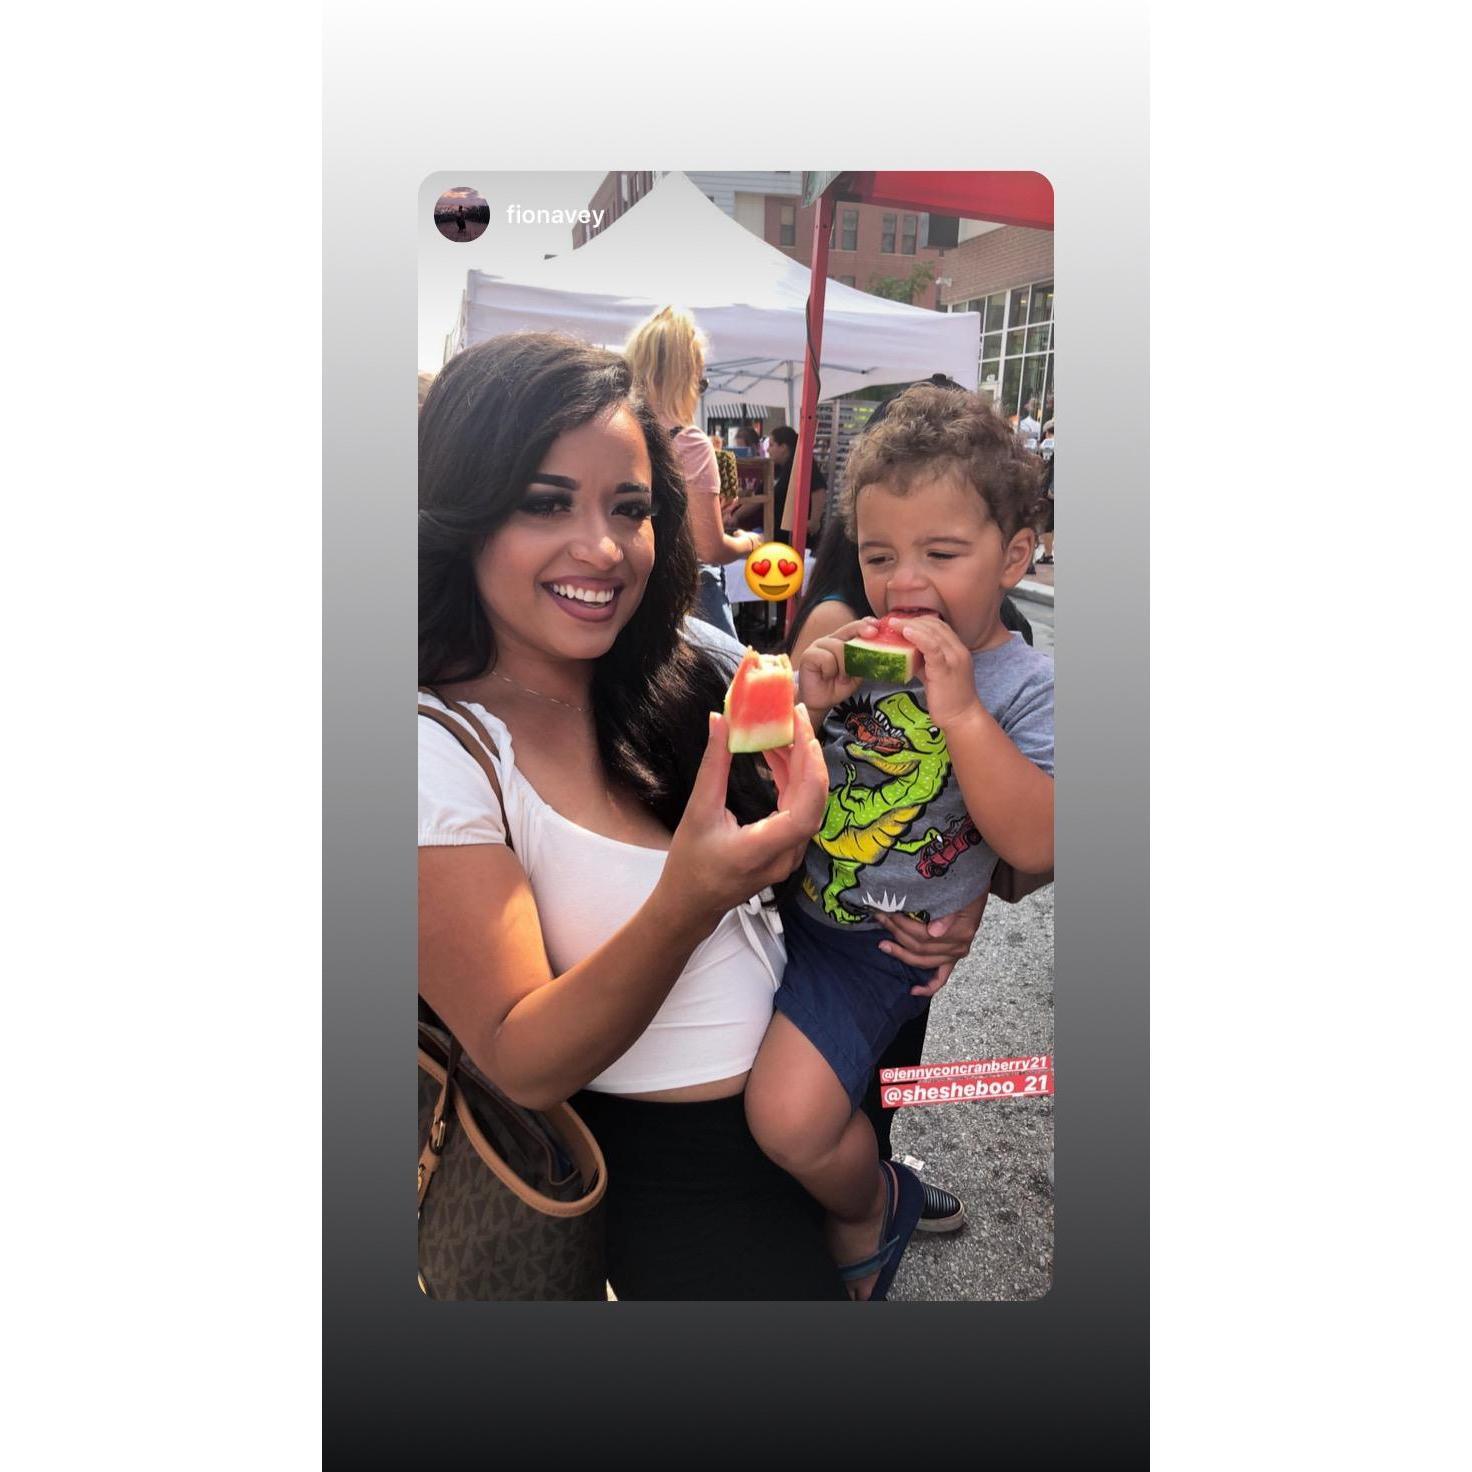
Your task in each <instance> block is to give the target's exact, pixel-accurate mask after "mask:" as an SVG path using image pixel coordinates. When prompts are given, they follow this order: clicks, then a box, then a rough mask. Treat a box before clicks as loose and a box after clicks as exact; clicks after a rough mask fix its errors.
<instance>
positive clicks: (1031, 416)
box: [1017, 399, 1042, 450]
mask: <svg viewBox="0 0 1472 1472" xmlns="http://www.w3.org/2000/svg"><path fill="white" fill-rule="evenodd" d="M1035 409H1036V404H1035V402H1034V401H1033V400H1032V399H1029V400H1028V401H1027V403H1026V404H1025V405H1024V406H1023V410H1022V418H1021V419H1019V420H1018V421H1017V438H1018V439H1020V440H1021V441H1022V448H1023V449H1024V450H1036V449H1037V447H1038V437H1039V435H1040V434H1041V433H1042V425H1040V424H1039V423H1038V421H1037V419H1036V417H1035V413H1034V411H1035Z"/></svg>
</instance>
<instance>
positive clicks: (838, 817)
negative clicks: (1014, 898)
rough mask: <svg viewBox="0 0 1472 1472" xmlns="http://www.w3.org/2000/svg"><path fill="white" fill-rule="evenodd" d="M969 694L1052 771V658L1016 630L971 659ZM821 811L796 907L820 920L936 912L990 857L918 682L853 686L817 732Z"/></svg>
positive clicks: (943, 910)
mask: <svg viewBox="0 0 1472 1472" xmlns="http://www.w3.org/2000/svg"><path fill="white" fill-rule="evenodd" d="M971 668H972V671H973V674H974V676H975V679H976V693H977V695H978V696H980V698H981V703H982V705H983V706H984V707H985V708H986V709H987V710H988V711H989V712H990V713H991V714H992V716H993V717H994V718H995V719H996V721H997V724H998V725H999V726H1001V728H1002V729H1003V730H1004V731H1005V732H1006V733H1007V735H1008V736H1010V737H1011V738H1012V740H1013V742H1014V743H1015V744H1016V746H1017V749H1018V750H1019V751H1020V752H1021V753H1022V754H1023V756H1025V757H1027V759H1028V760H1029V761H1032V762H1035V763H1036V764H1037V765H1038V766H1039V767H1041V768H1042V769H1043V771H1045V772H1047V773H1048V775H1049V776H1052V774H1053V661H1052V658H1051V657H1050V656H1049V655H1046V654H1044V653H1042V652H1041V651H1040V650H1036V649H1034V648H1033V647H1032V646H1031V645H1030V644H1028V643H1027V642H1026V641H1025V640H1024V639H1023V637H1022V635H1021V634H1015V633H1014V634H1013V635H1012V637H1011V638H1010V639H1009V640H1008V641H1007V643H1005V644H1002V645H1000V646H998V647H997V648H996V649H988V650H986V651H984V652H983V653H981V654H973V655H972V656H971ZM818 739H819V740H820V741H821V742H822V743H823V754H824V756H825V757H826V758H827V761H828V809H827V812H826V813H825V814H824V816H823V827H822V828H821V829H820V830H819V832H818V836H817V837H816V838H815V839H814V840H813V841H812V843H810V844H809V845H808V852H807V858H806V859H805V860H804V865H805V873H804V876H803V888H802V894H801V896H800V897H799V900H798V903H799V904H800V905H801V906H802V908H803V910H804V911H805V912H806V913H807V914H809V915H812V916H813V917H814V918H816V919H818V920H821V921H823V922H824V923H825V924H828V925H833V926H836V927H841V928H844V929H850V928H860V929H870V930H872V929H875V928H877V927H876V922H875V921H874V920H873V919H872V918H871V912H872V911H875V910H888V911H897V910H903V911H908V912H909V913H911V914H921V915H924V916H925V917H926V918H927V919H932V920H934V919H939V918H940V917H941V916H942V915H949V914H952V913H953V912H954V911H956V910H960V909H963V908H964V907H965V906H966V905H968V904H970V903H971V901H972V900H974V899H975V898H976V897H977V896H978V895H979V894H980V893H981V892H982V890H984V889H985V888H986V887H987V885H988V884H989V883H990V881H991V874H992V870H993V869H994V868H995V867H996V863H997V856H996V854H995V853H993V852H992V850H991V849H990V848H989V847H988V846H987V845H986V843H985V841H984V840H983V839H982V837H981V834H980V833H979V832H977V829H976V825H975V823H973V822H972V821H971V818H970V816H969V815H968V814H967V812H966V803H965V799H964V798H963V797H962V796H961V785H960V783H959V782H958V781H957V780H956V775H955V772H954V771H953V770H952V767H951V759H950V753H949V752H948V751H947V749H946V739H945V736H944V735H943V734H942V733H941V732H940V730H939V729H938V728H936V727H935V726H932V725H931V724H930V718H929V714H928V712H927V711H926V707H925V689H924V686H923V685H921V684H920V682H919V681H918V680H917V681H915V682H914V683H913V684H910V685H879V684H864V685H861V686H860V687H859V689H858V691H857V693H856V694H855V695H853V696H851V697H850V698H849V699H848V700H845V701H842V702H840V703H839V704H838V705H836V706H834V707H833V709H832V710H830V711H829V712H828V715H827V717H826V718H825V719H824V722H823V729H822V731H821V732H819V734H818Z"/></svg>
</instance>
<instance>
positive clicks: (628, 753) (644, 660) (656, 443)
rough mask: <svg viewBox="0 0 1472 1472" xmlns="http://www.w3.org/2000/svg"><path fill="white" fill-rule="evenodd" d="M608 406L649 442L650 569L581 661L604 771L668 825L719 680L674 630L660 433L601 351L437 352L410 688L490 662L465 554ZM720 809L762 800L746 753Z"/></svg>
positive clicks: (764, 791) (670, 462)
mask: <svg viewBox="0 0 1472 1472" xmlns="http://www.w3.org/2000/svg"><path fill="white" fill-rule="evenodd" d="M619 405H623V406H624V407H626V408H627V409H628V410H629V411H630V412H631V413H632V414H633V415H634V417H635V419H636V420H637V421H638V424H639V428H640V429H641V430H642V431H643V435H644V442H645V445H646V447H647V449H648V451H649V464H650V469H651V472H652V480H653V484H652V490H653V500H654V523H653V525H654V564H653V566H652V568H651V569H650V573H649V581H648V583H647V584H646V586H645V589H644V596H643V598H642V599H641V600H640V602H639V606H638V608H637V609H635V611H634V614H633V616H632V617H631V618H630V619H629V621H628V623H627V624H625V625H624V627H623V629H622V630H620V632H619V635H618V637H617V638H616V639H615V640H614V642H613V647H612V648H611V649H610V650H609V651H608V653H607V654H605V655H604V656H603V657H602V658H601V659H600V660H598V662H597V664H596V665H595V666H594V670H593V686H592V708H593V715H594V723H595V729H596V731H597V735H598V750H599V755H600V757H601V758H602V761H603V765H604V768H605V770H606V771H607V773H608V775H609V777H610V778H611V779H612V780H614V781H616V782H620V783H622V784H624V785H626V786H627V787H628V788H629V789H630V790H631V791H632V792H633V793H634V794H635V795H636V796H637V797H638V799H639V801H640V802H641V803H642V804H643V805H644V807H645V808H646V809H647V810H648V811H649V812H651V813H652V814H654V816H655V817H657V818H658V819H659V820H660V821H661V822H662V823H663V824H664V825H665V826H666V827H667V828H670V829H673V828H675V827H676V826H677V825H678V823H679V821H680V817H681V815H682V814H683V812H684V810H685V804H686V802H687V801H688V800H689V797H690V789H691V787H692V785H693V783H694V780H695V772H696V770H697V768H698V767H699V765H700V759H701V756H702V754H703V753H704V751H705V745H706V737H707V723H706V713H707V712H708V711H712V710H718V709H719V708H720V705H721V702H722V699H723V697H724V694H725V690H726V684H727V678H726V676H725V675H724V674H722V672H721V671H720V670H719V669H718V668H717V667H716V664H715V662H714V660H712V659H711V658H710V656H708V655H707V654H705V653H704V652H703V651H702V650H699V649H697V648H695V647H694V646H692V645H690V644H688V643H686V642H685V640H684V639H683V638H682V637H681V636H680V626H681V624H682V622H683V620H684V617H685V614H686V613H687V612H688V611H689V608H690V606H691V603H692V602H693V599H694V593H695V578H696V571H697V567H698V564H697V562H696V558H695V545H694V542H693V540H692V539H691V535H690V530H689V527H688V526H687V524H686V520H685V482H684V479H683V477H682V476H681V474H680V470H679V467H678V464H677V462H676V461H675V458H674V451H673V449H672V448H671V445H670V442H669V436H668V435H666V434H665V433H664V431H663V430H661V428H660V426H659V422H658V420H657V419H656V418H655V417H654V415H653V413H652V412H651V411H650V410H649V409H648V408H647V407H646V406H645V405H644V404H642V403H641V402H640V401H639V400H638V398H637V397H636V396H635V394H634V387H633V374H632V373H631V371H630V369H629V365H628V364H627V363H626V362H625V361H624V359H623V358H622V357H620V356H619V355H618V354H617V353H612V352H607V351H605V350H604V349H602V348H594V347H590V346H588V345H587V344H586V343H581V342H578V341H577V340H576V339H575V338H571V337H564V336H561V335H560V334H555V333H516V334H512V335H510V336H507V337H498V338H493V339H491V340H490V341H489V342H485V343H482V344H481V345H480V346H478V347H474V348H471V349H469V350H468V351H466V352H464V353H461V354H459V356H457V357H455V358H452V359H451V360H450V361H449V362H448V363H447V364H446V365H445V367H444V368H443V369H442V370H441V372H440V374H439V376H438V377H437V378H436V379H435V382H434V386H433V387H432V388H431V389H430V391H429V394H428V396H427V397H426V399H425V401H424V407H423V408H422V409H421V410H420V414H419V683H420V684H421V685H430V686H434V685H440V684H445V685H449V684H454V683H457V682H460V681H464V680H473V679H476V678H477V677H479V676H480V675H483V674H485V673H486V672H487V671H488V670H490V669H492V668H494V666H495V663H496V644H495V639H494V637H493V635H492V632H491V627H490V623H489V622H488V620H487V618H486V615H485V610H484V609H483V607H482V606H481V601H480V595H479V593H478V591H477V589H476V584H475V560H476V557H477V556H478V554H479V552H480V550H481V547H482V546H483V545H484V543H485V539H486V538H487V537H489V536H494V535H495V534H496V532H497V531H499V530H500V528H501V526H502V525H503V524H504V523H505V522H506V520H507V519H508V518H509V517H510V516H511V514H512V512H513V511H514V510H515V509H516V508H517V507H518V506H519V505H520V504H521V501H522V497H523V495H524V494H525V491H526V488H527V484H528V482H529V481H530V479H531V477H532V475H533V474H534V473H535V472H536V470H537V468H538V466H540V465H541V463H542V461H543V460H544V458H545V457H546V454H547V451H548V450H549V449H550V448H551V446H552V444H553V442H554V441H555V440H556V439H557V438H558V436H560V435H563V434H566V433H567V432H568V431H570V430H574V429H577V428H578V427H579V426H581V425H584V424H587V423H589V422H590V421H592V420H593V419H596V418H597V417H599V416H600V415H601V414H604V413H606V412H608V411H609V410H611V409H614V408H615V407H617V406H619ZM728 794H729V806H730V808H731V810H732V811H733V812H734V813H735V814H736V815H737V816H738V817H739V818H742V819H743V820H746V821H749V820H750V819H752V818H755V817H757V816H759V815H760V814H762V813H767V812H770V811H771V809H772V799H771V795H770V791H769V789H768V788H767V787H766V785H765V783H764V782H763V780H762V779H761V777H760V775H759V773H758V769H757V767H756V763H755V761H754V759H753V758H751V757H737V758H735V759H734V760H733V761H732V770H731V783H730V786H729V788H728Z"/></svg>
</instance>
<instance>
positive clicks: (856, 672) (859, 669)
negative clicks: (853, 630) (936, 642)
mask: <svg viewBox="0 0 1472 1472" xmlns="http://www.w3.org/2000/svg"><path fill="white" fill-rule="evenodd" d="M918 667H919V651H918V650H917V649H915V648H914V646H913V645H912V646H910V647H908V648H904V649H901V648H900V647H899V646H898V645H895V644H879V643H875V642H874V641H873V640H870V639H850V640H849V641H848V642H847V643H846V644H845V645H844V646H843V672H844V674H846V675H849V676H851V677H853V676H857V678H859V679H861V680H871V681H873V682H874V683H875V684H882V685H908V684H909V683H910V681H911V680H913V679H914V678H915V671H916V669H917V668H918Z"/></svg>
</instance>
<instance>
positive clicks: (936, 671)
mask: <svg viewBox="0 0 1472 1472" xmlns="http://www.w3.org/2000/svg"><path fill="white" fill-rule="evenodd" d="M900 633H901V634H903V635H904V636H905V638H906V639H908V640H909V641H910V643H912V644H913V645H914V646H915V648H916V649H918V650H919V651H920V653H921V654H922V655H923V656H924V662H923V664H922V665H921V669H920V679H921V681H922V683H923V684H924V686H925V703H926V706H927V707H928V708H929V710H930V718H931V720H933V721H934V722H935V724H936V725H937V726H939V727H940V728H941V729H942V730H944V729H945V728H946V727H947V726H949V725H953V724H955V723H956V722H958V721H960V720H961V719H962V718H963V717H965V716H969V715H970V714H971V713H972V712H973V711H976V710H979V709H980V708H981V700H980V698H979V697H978V696H977V693H976V679H975V676H974V675H973V673H972V669H971V651H970V650H969V649H968V648H967V647H966V646H965V645H964V644H963V643H962V642H961V641H960V639H958V638H957V637H956V631H955V630H954V629H953V628H951V626H950V625H949V624H948V623H946V622H945V621H944V620H943V619H938V618H907V619H906V620H905V621H904V623H902V624H901V625H900Z"/></svg>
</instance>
